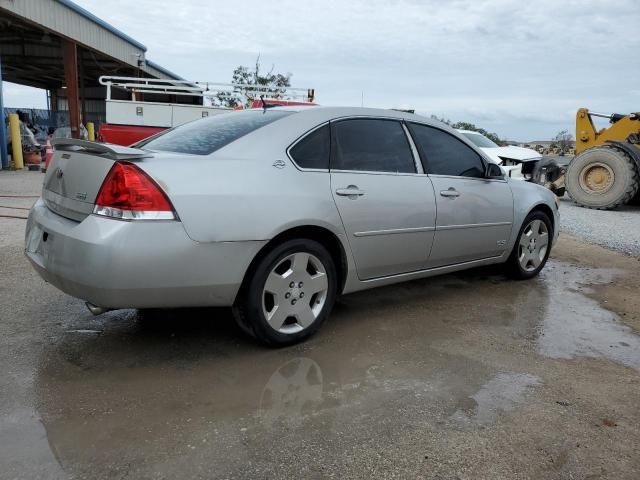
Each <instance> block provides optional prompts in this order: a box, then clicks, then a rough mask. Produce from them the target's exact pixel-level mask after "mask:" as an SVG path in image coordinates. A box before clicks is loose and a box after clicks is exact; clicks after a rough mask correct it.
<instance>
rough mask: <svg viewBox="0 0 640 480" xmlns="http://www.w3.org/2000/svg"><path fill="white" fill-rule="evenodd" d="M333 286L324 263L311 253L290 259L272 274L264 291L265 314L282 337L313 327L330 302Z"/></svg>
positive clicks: (298, 254)
mask: <svg viewBox="0 0 640 480" xmlns="http://www.w3.org/2000/svg"><path fill="white" fill-rule="evenodd" d="M328 291H329V283H328V279H327V271H326V268H325V266H324V265H323V264H322V262H321V261H320V260H319V259H318V258H317V257H316V256H315V255H312V254H310V253H307V252H296V253H293V254H291V255H288V256H287V257H285V258H284V259H282V260H281V261H279V262H278V263H277V265H276V266H275V267H274V268H273V269H272V270H271V272H270V273H269V275H268V276H267V279H266V281H265V284H264V288H263V291H262V312H263V314H264V317H265V319H266V320H267V323H268V324H269V325H270V326H271V328H273V329H274V330H276V331H277V332H280V333H286V334H291V333H297V332H300V331H302V330H304V329H306V328H308V327H309V326H311V325H312V324H313V322H314V321H315V320H316V319H317V318H318V316H319V315H320V313H321V312H322V309H323V308H324V306H325V303H326V300H327V294H328Z"/></svg>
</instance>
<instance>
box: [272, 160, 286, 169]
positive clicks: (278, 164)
mask: <svg viewBox="0 0 640 480" xmlns="http://www.w3.org/2000/svg"><path fill="white" fill-rule="evenodd" d="M285 165H286V163H284V160H276V161H275V162H273V166H274V167H276V168H284V166H285Z"/></svg>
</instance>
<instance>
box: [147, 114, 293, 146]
mask: <svg viewBox="0 0 640 480" xmlns="http://www.w3.org/2000/svg"><path fill="white" fill-rule="evenodd" d="M292 113H294V112H291V111H284V110H273V109H271V110H267V111H262V110H258V109H256V110H246V111H243V112H229V113H223V114H219V115H214V116H211V117H207V118H203V119H202V120H196V121H193V122H189V123H185V124H184V125H180V126H179V127H175V128H172V129H171V130H167V131H166V132H164V133H161V134H159V135H157V136H155V137H151V138H150V139H147V140H142V141H141V142H138V143H137V144H135V145H134V147H136V148H145V149H147V150H161V151H167V152H177V153H190V154H194V155H209V154H210V153H213V152H215V151H216V150H219V149H221V148H222V147H224V146H226V145H228V144H230V143H231V142H234V141H236V140H238V139H239V138H241V137H244V136H245V135H247V134H249V133H251V132H253V131H255V130H258V129H259V128H261V127H264V126H265V125H268V124H270V123H271V122H275V121H276V120H279V119H281V118H283V117H286V116H288V115H291V114H292Z"/></svg>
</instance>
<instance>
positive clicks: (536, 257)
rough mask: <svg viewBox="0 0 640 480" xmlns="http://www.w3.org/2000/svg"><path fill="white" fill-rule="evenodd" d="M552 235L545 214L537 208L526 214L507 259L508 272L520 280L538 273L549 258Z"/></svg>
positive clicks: (549, 222)
mask: <svg viewBox="0 0 640 480" xmlns="http://www.w3.org/2000/svg"><path fill="white" fill-rule="evenodd" d="M552 237H553V229H552V226H551V220H550V219H549V217H548V216H547V214H545V213H544V212H541V211H539V210H538V211H534V212H531V213H530V214H529V215H527V218H526V219H525V220H524V222H523V223H522V228H521V229H520V232H519V234H518V240H517V241H516V244H515V245H514V247H513V251H512V252H511V255H510V256H509V259H508V260H507V265H506V266H507V270H508V273H509V274H510V275H511V276H512V277H514V278H517V279H522V280H525V279H529V278H533V277H535V276H536V275H538V273H540V270H542V269H543V268H544V266H545V264H546V263H547V259H548V258H549V253H550V252H551V239H552Z"/></svg>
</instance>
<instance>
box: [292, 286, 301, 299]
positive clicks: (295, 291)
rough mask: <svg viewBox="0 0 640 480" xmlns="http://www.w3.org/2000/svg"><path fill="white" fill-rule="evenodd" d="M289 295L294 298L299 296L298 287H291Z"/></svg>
mask: <svg viewBox="0 0 640 480" xmlns="http://www.w3.org/2000/svg"><path fill="white" fill-rule="evenodd" d="M291 296H292V297H294V298H298V297H299V296H300V289H299V288H298V287H293V288H292V289H291Z"/></svg>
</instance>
